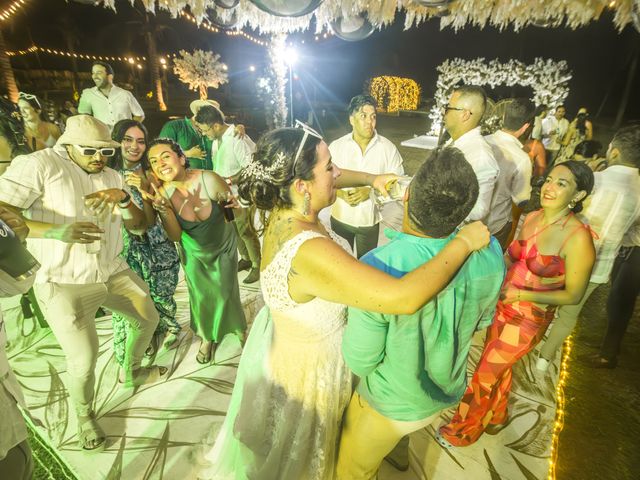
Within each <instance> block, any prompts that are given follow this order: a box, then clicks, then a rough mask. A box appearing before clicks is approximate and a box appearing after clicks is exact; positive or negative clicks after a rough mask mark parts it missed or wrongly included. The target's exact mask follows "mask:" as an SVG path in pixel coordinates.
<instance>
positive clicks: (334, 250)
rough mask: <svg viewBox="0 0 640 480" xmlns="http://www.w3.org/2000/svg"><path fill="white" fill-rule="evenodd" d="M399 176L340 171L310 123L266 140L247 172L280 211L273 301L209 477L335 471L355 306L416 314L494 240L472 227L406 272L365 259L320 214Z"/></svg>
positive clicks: (268, 260)
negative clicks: (345, 338)
mask: <svg viewBox="0 0 640 480" xmlns="http://www.w3.org/2000/svg"><path fill="white" fill-rule="evenodd" d="M394 178H396V177H395V176H389V175H378V176H375V175H370V174H365V173H361V172H353V171H347V170H342V171H341V170H339V169H338V168H337V167H336V166H335V165H333V164H332V162H331V154H330V153H329V149H328V147H327V144H326V143H325V142H324V141H322V139H321V138H320V136H319V135H318V134H317V133H316V132H314V131H313V130H311V129H308V128H305V129H291V128H289V129H279V130H274V131H272V132H269V133H267V134H266V135H265V136H264V137H263V138H262V139H261V140H260V141H259V142H258V145H257V151H256V153H255V155H254V159H253V161H252V162H251V164H250V165H249V166H248V167H247V168H246V169H245V171H244V172H243V174H242V177H241V180H240V184H239V191H240V196H241V198H243V199H244V200H245V201H247V202H249V203H251V204H252V205H255V206H256V207H257V208H259V209H260V210H261V211H262V212H270V216H269V219H268V221H267V222H266V228H265V232H264V245H263V254H262V273H261V285H262V293H263V296H264V300H265V303H266V307H265V308H263V310H262V311H261V312H260V313H259V314H258V316H257V317H256V320H255V322H254V324H253V326H252V328H251V332H250V334H249V338H248V339H247V343H246V345H245V348H244V352H243V354H242V357H241V360H240V364H239V366H238V374H237V379H236V383H235V386H234V390H233V394H232V396H231V402H230V405H229V409H228V412H227V416H226V418H225V420H224V423H223V425H222V428H221V430H220V432H219V434H218V436H217V439H216V442H215V444H214V446H213V448H212V449H211V451H209V452H208V453H207V454H206V455H205V459H206V460H207V461H208V462H209V463H210V467H209V468H208V469H207V470H206V471H203V472H201V474H200V478H211V479H215V480H227V479H229V480H232V479H233V480H236V479H238V480H244V479H252V480H254V479H257V480H316V479H317V480H330V479H332V478H333V476H334V466H335V461H336V458H337V445H338V439H339V433H340V423H341V420H342V415H343V413H344V410H345V408H346V406H347V404H348V402H349V399H350V397H351V393H352V388H351V373H350V371H349V369H348V368H347V366H346V365H345V363H344V361H343V359H342V353H341V350H340V348H341V341H342V332H343V328H344V326H345V323H346V306H347V305H351V306H355V307H359V308H362V309H365V310H371V311H376V312H383V313H390V314H406V313H412V312H414V311H416V310H417V309H419V308H420V307H421V306H422V305H424V304H425V303H426V302H427V301H429V299H431V298H432V297H433V296H435V295H436V294H437V293H438V292H439V291H440V290H441V289H442V288H444V286H445V285H446V284H447V283H448V281H449V279H450V278H451V277H452V276H453V275H454V274H455V272H456V270H457V269H458V268H459V267H460V265H462V263H464V260H465V259H466V257H467V256H468V255H469V254H470V253H471V252H472V251H473V250H477V249H479V248H481V247H483V246H484V245H486V244H487V243H488V241H489V233H488V230H487V229H486V227H485V226H484V225H482V224H481V223H479V222H477V223H476V224H471V225H469V226H467V227H465V228H463V229H462V230H461V231H460V233H459V234H458V235H457V236H456V239H457V240H456V239H454V241H452V242H450V243H449V245H448V246H447V247H446V248H445V249H444V250H443V251H442V252H441V253H440V254H438V255H437V256H436V257H435V258H433V259H432V260H431V261H430V262H428V263H426V264H424V265H423V266H421V267H420V268H418V269H417V270H415V271H414V272H411V273H410V274H408V275H405V276H404V277H403V278H401V279H395V278H393V277H391V276H388V275H386V274H384V273H383V272H381V271H379V270H376V269H374V268H372V267H369V266H367V265H365V264H362V263H360V262H358V261H357V260H356V259H355V258H354V257H353V256H352V255H351V252H349V251H348V248H349V247H348V246H346V243H345V242H344V241H343V240H342V239H341V238H340V237H338V236H337V235H335V234H334V233H333V232H332V231H331V230H329V229H328V228H327V227H325V226H324V225H323V224H321V223H320V222H319V220H318V212H319V211H320V210H322V209H323V208H325V207H327V206H329V205H331V204H332V203H333V202H334V201H335V198H336V189H337V188H344V187H351V186H362V185H370V186H372V187H374V188H375V189H377V190H378V191H382V190H384V188H385V184H387V183H388V182H389V181H390V180H392V179H394Z"/></svg>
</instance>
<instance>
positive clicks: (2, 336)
mask: <svg viewBox="0 0 640 480" xmlns="http://www.w3.org/2000/svg"><path fill="white" fill-rule="evenodd" d="M34 278H35V277H34V276H33V275H32V276H31V277H29V278H26V279H24V280H21V281H17V280H14V279H13V278H12V277H11V276H10V275H8V274H7V273H5V272H4V271H2V270H0V297H2V298H5V297H13V296H14V295H20V294H21V293H25V292H26V291H27V290H29V288H31V285H33V280H34ZM6 343H7V331H6V329H5V327H4V322H3V321H2V309H0V412H2V415H1V416H0V432H2V434H1V435H0V460H2V459H3V458H4V457H6V455H7V452H8V451H9V450H11V449H12V448H13V447H15V446H16V445H18V444H19V443H20V442H22V441H24V440H26V439H27V428H26V426H25V423H24V418H22V414H21V413H20V410H18V408H17V406H18V405H19V406H20V407H22V408H23V409H25V410H26V408H27V405H26V403H25V401H24V397H23V396H22V390H21V388H20V384H19V383H18V379H17V378H16V376H15V375H14V374H13V371H12V370H11V367H10V366H9V359H8V358H7V352H6Z"/></svg>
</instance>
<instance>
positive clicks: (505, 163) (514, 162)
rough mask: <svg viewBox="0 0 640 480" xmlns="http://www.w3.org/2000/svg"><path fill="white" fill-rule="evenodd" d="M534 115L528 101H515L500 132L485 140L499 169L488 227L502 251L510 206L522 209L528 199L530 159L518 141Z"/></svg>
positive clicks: (510, 224) (531, 105)
mask: <svg viewBox="0 0 640 480" xmlns="http://www.w3.org/2000/svg"><path fill="white" fill-rule="evenodd" d="M534 113H535V105H534V104H533V102H531V100H528V99H526V98H514V99H512V100H511V101H510V102H508V103H507V106H506V108H505V112H504V119H503V122H502V129H501V130H498V131H497V132H495V133H493V134H491V135H487V136H486V137H485V139H486V140H487V142H489V145H491V149H492V150H493V156H494V158H495V160H496V162H497V163H498V167H499V168H500V174H499V175H498V180H497V182H496V187H495V189H494V191H493V197H492V198H491V206H490V207H489V217H488V219H487V222H488V223H487V227H489V231H490V232H491V235H493V236H494V237H496V239H497V240H498V242H500V245H501V246H502V250H503V251H504V250H506V248H507V246H508V245H507V240H508V239H509V234H510V233H511V226H512V225H513V221H512V207H513V206H515V207H521V206H522V205H523V204H524V203H526V202H527V201H528V200H529V198H530V197H531V173H532V168H531V159H530V158H529V155H527V153H526V152H525V151H524V150H523V149H522V143H520V140H519V138H520V136H521V135H522V134H523V133H524V132H525V130H527V129H528V128H529V125H530V123H531V122H532V121H533V115H534Z"/></svg>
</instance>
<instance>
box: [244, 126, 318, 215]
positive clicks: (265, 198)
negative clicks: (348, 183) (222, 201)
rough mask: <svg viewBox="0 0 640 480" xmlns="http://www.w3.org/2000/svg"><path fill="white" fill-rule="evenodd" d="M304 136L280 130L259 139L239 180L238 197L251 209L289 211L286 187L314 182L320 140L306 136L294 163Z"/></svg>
mask: <svg viewBox="0 0 640 480" xmlns="http://www.w3.org/2000/svg"><path fill="white" fill-rule="evenodd" d="M303 136H304V130H302V129H300V128H279V129H277V130H272V131H270V132H267V133H265V134H264V135H263V136H262V137H261V138H260V140H258V143H257V145H256V151H255V153H254V154H253V159H252V163H251V164H250V165H249V166H248V167H246V168H244V169H243V170H242V173H241V174H240V180H239V181H238V193H239V194H240V198H242V199H243V200H244V201H246V202H248V203H250V204H251V205H252V207H253V208H252V209H255V208H257V209H259V210H261V211H263V212H267V211H271V210H273V209H274V208H290V207H291V206H292V202H291V197H290V195H289V187H290V186H291V184H292V183H293V181H294V180H295V179H297V178H300V179H302V180H311V179H313V168H314V167H315V165H316V161H317V158H316V147H317V146H318V144H319V143H320V141H321V139H319V138H317V137H315V136H313V135H307V138H306V139H305V141H304V145H303V146H302V150H301V151H300V157H299V158H298V160H297V161H295V157H296V154H297V152H298V149H299V148H300V142H302V139H303ZM254 163H255V164H254ZM294 163H295V165H294ZM250 218H253V216H251V217H250ZM263 225H264V222H263Z"/></svg>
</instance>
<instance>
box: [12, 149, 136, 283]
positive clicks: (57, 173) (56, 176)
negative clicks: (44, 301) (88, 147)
mask: <svg viewBox="0 0 640 480" xmlns="http://www.w3.org/2000/svg"><path fill="white" fill-rule="evenodd" d="M107 188H118V189H123V188H125V187H124V182H123V180H122V177H121V176H120V174H119V173H118V172H116V171H115V170H112V169H111V168H108V167H105V169H104V170H103V171H102V172H100V173H94V174H89V173H87V172H85V171H84V170H83V169H82V168H80V167H79V166H78V165H77V164H76V163H75V162H73V161H72V160H71V159H70V158H69V156H68V155H67V152H66V150H65V149H64V147H63V146H61V145H56V146H55V147H53V148H47V149H44V150H39V151H37V152H34V153H31V154H28V155H20V156H18V157H16V158H14V159H13V161H12V162H11V165H10V166H9V168H8V169H7V171H6V172H5V173H4V174H3V175H2V176H1V177H0V201H2V202H4V203H7V204H9V205H12V206H14V207H17V208H19V209H22V210H24V211H23V212H22V213H23V215H24V217H25V218H27V219H30V220H33V221H37V222H45V223H53V224H71V223H75V222H80V221H90V222H94V223H95V218H93V217H92V216H91V215H90V214H89V212H88V211H87V208H86V207H85V205H84V196H85V195H88V194H90V193H93V192H97V191H99V190H105V189H107ZM121 226H122V216H121V214H120V210H119V209H118V208H116V209H115V211H114V212H108V213H107V214H106V215H105V216H104V218H103V219H102V222H101V225H100V227H101V228H103V229H104V231H105V232H104V233H103V234H102V238H103V241H102V242H101V249H100V252H99V253H97V254H96V253H88V252H87V245H86V244H81V243H65V242H62V241H60V240H54V239H48V238H27V247H28V249H29V251H30V252H31V254H32V255H33V256H34V257H35V258H36V259H37V260H38V262H40V264H41V268H40V270H39V271H38V273H37V276H36V283H46V282H56V283H73V284H87V283H101V282H105V281H106V280H108V278H109V277H110V276H111V275H113V274H114V273H118V272H120V271H122V270H125V269H126V268H128V267H127V264H126V263H125V261H124V260H123V259H122V258H120V256H119V254H120V252H121V251H122V233H121V231H120V227H121Z"/></svg>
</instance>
